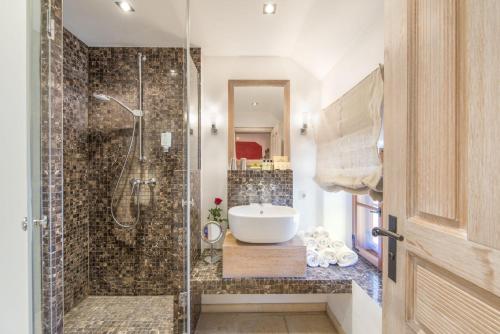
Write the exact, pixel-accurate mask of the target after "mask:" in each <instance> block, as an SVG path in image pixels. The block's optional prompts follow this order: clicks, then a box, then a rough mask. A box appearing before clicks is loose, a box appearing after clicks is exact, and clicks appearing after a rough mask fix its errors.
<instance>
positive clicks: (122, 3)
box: [115, 0, 135, 13]
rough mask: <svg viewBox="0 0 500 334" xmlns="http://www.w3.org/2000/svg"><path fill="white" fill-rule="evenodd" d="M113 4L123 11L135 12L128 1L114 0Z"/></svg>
mask: <svg viewBox="0 0 500 334" xmlns="http://www.w3.org/2000/svg"><path fill="white" fill-rule="evenodd" d="M115 4H116V5H117V6H118V7H120V9H121V10H123V11H124V12H127V13H128V12H135V10H134V8H133V7H132V6H131V5H130V3H128V1H124V0H122V1H115Z"/></svg>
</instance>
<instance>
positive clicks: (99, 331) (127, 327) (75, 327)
mask: <svg viewBox="0 0 500 334" xmlns="http://www.w3.org/2000/svg"><path fill="white" fill-rule="evenodd" d="M173 302H174V299H173V297H172V296H119V297H108V296H90V297H87V298H86V299H85V300H84V301H82V302H81V303H80V304H78V305H77V306H76V307H74V308H73V309H72V310H71V311H70V312H68V313H67V314H66V315H65V316H64V334H76V333H78V334H84V333H88V334H90V333H92V334H94V333H95V334H139V333H140V334H142V333H147V334H166V333H168V334H170V333H172V332H173V324H174V323H173Z"/></svg>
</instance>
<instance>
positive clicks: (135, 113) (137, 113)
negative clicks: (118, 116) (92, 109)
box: [93, 93, 144, 117]
mask: <svg viewBox="0 0 500 334" xmlns="http://www.w3.org/2000/svg"><path fill="white" fill-rule="evenodd" d="M93 95H94V98H95V99H97V100H99V101H102V102H109V101H111V100H113V101H115V102H116V103H118V104H119V105H120V106H122V108H124V109H125V110H127V111H128V112H129V113H131V114H132V115H133V116H135V117H142V116H143V115H144V113H143V112H142V110H137V109H135V110H132V109H130V108H129V107H127V105H126V104H125V103H123V102H122V101H120V100H118V99H115V98H114V97H112V96H109V95H104V94H97V93H94V94H93Z"/></svg>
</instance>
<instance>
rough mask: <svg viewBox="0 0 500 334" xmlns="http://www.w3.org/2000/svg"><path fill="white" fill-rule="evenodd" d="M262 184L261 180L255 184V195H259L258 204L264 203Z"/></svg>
mask: <svg viewBox="0 0 500 334" xmlns="http://www.w3.org/2000/svg"><path fill="white" fill-rule="evenodd" d="M263 188H264V185H263V184H262V181H261V182H259V184H258V185H257V196H258V197H259V204H260V205H262V204H264V199H263V198H264V189H263Z"/></svg>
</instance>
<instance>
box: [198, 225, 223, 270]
mask: <svg viewBox="0 0 500 334" xmlns="http://www.w3.org/2000/svg"><path fill="white" fill-rule="evenodd" d="M223 236H224V229H223V228H222V225H221V224H220V223H219V222H216V221H209V222H208V223H206V224H205V225H204V226H203V232H202V233H201V239H202V240H203V241H205V242H206V243H207V244H209V245H210V254H209V255H208V256H206V257H205V262H207V263H209V264H214V263H217V262H218V261H219V260H220V259H221V257H220V255H215V254H214V244H216V243H217V242H219V241H220V240H221V239H222V237H223Z"/></svg>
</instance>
